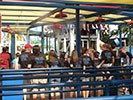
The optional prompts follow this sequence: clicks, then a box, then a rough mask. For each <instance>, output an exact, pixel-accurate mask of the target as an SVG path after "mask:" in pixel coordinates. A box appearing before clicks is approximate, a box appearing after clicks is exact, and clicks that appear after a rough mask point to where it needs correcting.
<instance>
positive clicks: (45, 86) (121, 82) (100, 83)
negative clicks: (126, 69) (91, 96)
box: [0, 80, 133, 96]
mask: <svg viewBox="0 0 133 100" xmlns="http://www.w3.org/2000/svg"><path fill="white" fill-rule="evenodd" d="M126 83H128V84H129V83H133V80H117V81H111V80H110V81H100V82H72V83H56V84H41V85H40V84H36V85H35V84H33V85H18V86H17V85H16V86H1V87H0V90H17V89H19V90H20V89H24V88H27V89H32V88H52V87H71V86H75V87H81V86H84V85H111V84H126ZM131 86H133V85H131ZM104 88H106V87H104ZM92 89H93V90H98V89H96V88H88V89H87V90H92ZM83 90H84V89H83ZM70 91H71V90H70ZM70 91H68V92H70ZM51 92H52V91H51ZM54 92H61V91H59V90H57V91H54ZM62 92H63V91H62ZM30 93H31V92H30ZM32 93H48V91H41V92H40V91H38V92H32ZM21 94H27V93H21ZM5 95H13V94H12V93H11V94H10V93H2V94H0V96H5ZM14 95H15V94H14Z"/></svg>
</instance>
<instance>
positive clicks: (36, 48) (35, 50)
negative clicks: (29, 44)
mask: <svg viewBox="0 0 133 100" xmlns="http://www.w3.org/2000/svg"><path fill="white" fill-rule="evenodd" d="M33 55H36V56H38V55H40V47H39V45H35V46H33Z"/></svg>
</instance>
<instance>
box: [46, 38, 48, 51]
mask: <svg viewBox="0 0 133 100" xmlns="http://www.w3.org/2000/svg"><path fill="white" fill-rule="evenodd" d="M46 50H47V51H48V37H46Z"/></svg>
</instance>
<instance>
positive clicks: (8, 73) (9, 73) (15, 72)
mask: <svg viewBox="0 0 133 100" xmlns="http://www.w3.org/2000/svg"><path fill="white" fill-rule="evenodd" d="M122 70H125V71H128V70H133V68H116V69H115V68H114V69H90V68H89V69H87V70H82V69H80V70H78V69H70V68H69V69H68V70H67V69H66V70H63V69H60V70H58V69H56V70H51V68H45V69H40V70H39V69H37V70H26V71H24V72H22V71H23V70H21V72H20V70H19V72H17V71H15V70H13V72H5V71H8V70H5V71H2V72H0V75H13V74H14V75H15V74H24V75H25V74H26V75H28V74H39V73H40V74H42V73H43V74H45V73H65V72H101V71H122ZM36 71H39V72H36ZM27 72H28V73H27Z"/></svg>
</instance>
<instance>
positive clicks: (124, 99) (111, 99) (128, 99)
mask: <svg viewBox="0 0 133 100" xmlns="http://www.w3.org/2000/svg"><path fill="white" fill-rule="evenodd" d="M63 100H133V95H124V96H104V97H93V98H73V99H63Z"/></svg>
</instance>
